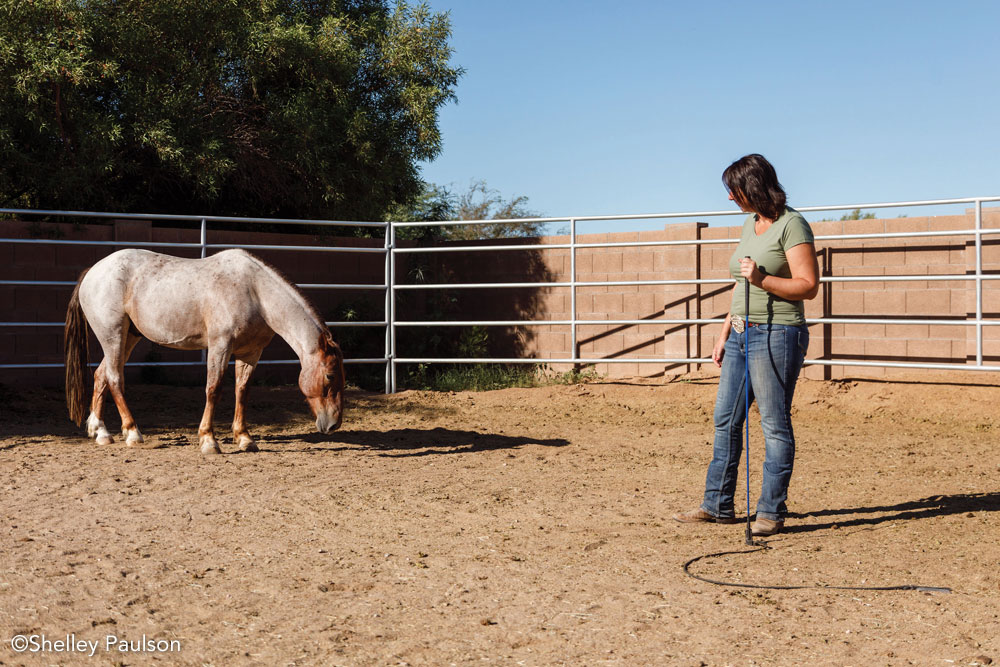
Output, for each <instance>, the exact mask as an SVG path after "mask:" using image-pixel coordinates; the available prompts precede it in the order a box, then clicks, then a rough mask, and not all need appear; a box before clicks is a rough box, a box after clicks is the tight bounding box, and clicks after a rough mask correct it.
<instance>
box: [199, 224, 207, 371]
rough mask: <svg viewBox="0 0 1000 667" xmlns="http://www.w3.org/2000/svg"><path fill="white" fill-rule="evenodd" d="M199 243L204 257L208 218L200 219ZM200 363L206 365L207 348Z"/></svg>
mask: <svg viewBox="0 0 1000 667" xmlns="http://www.w3.org/2000/svg"><path fill="white" fill-rule="evenodd" d="M199 239H200V240H199V243H200V244H201V258H202V259H205V251H206V249H207V248H206V247H205V246H207V245H208V220H206V219H205V218H202V219H201V234H200V236H199ZM201 363H202V364H205V365H206V366H207V365H208V350H202V351H201Z"/></svg>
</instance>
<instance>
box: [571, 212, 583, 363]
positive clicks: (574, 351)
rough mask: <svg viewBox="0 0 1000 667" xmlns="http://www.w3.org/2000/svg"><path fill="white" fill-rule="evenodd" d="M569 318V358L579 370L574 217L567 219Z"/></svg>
mask: <svg viewBox="0 0 1000 667" xmlns="http://www.w3.org/2000/svg"><path fill="white" fill-rule="evenodd" d="M569 316H570V317H569V319H570V325H569V329H570V336H569V337H570V352H571V354H570V358H571V359H572V360H573V370H574V371H576V370H579V369H578V366H579V364H578V363H577V360H578V359H579V358H580V351H579V350H578V349H577V347H576V219H575V218H572V219H570V221H569Z"/></svg>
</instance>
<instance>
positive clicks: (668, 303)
mask: <svg viewBox="0 0 1000 667" xmlns="http://www.w3.org/2000/svg"><path fill="white" fill-rule="evenodd" d="M2 224H3V233H2V234H0V236H2V237H5V238H29V237H36V238H39V237H41V238H44V237H49V238H53V237H55V238H62V239H76V240H102V241H158V242H159V241H172V242H187V243H197V241H198V235H199V233H198V230H197V229H196V228H194V227H191V228H187V229H183V228H165V227H159V226H154V225H152V224H151V223H148V222H136V221H117V222H115V223H114V224H111V225H96V224H95V225H73V224H68V223H65V224H64V223H58V224H49V223H46V224H43V225H37V224H34V225H32V224H28V223H22V222H3V223H2ZM983 225H984V227H985V228H997V227H1000V209H985V210H984V211H983ZM973 226H974V219H973V216H972V214H971V212H970V213H968V214H966V215H954V216H936V217H921V218H898V219H885V220H882V219H876V220H855V221H835V222H817V223H813V230H814V232H815V233H816V235H817V236H825V235H839V234H872V233H882V232H912V231H942V230H957V229H971V228H972V227H973ZM739 229H740V228H739V226H736V225H734V226H708V225H706V224H705V223H681V224H670V225H666V226H665V228H664V229H663V230H660V231H646V232H630V233H608V234H588V235H580V236H579V237H578V241H579V242H580V243H604V242H634V241H670V240H691V239H735V238H738V236H739ZM568 240H569V239H568V237H566V236H550V237H543V238H541V239H525V240H518V241H510V240H505V241H503V243H504V244H510V243H524V244H525V245H531V246H532V247H531V249H528V250H525V251H523V252H522V251H505V252H489V251H485V252H458V253H439V254H434V255H406V256H400V259H399V261H398V262H397V276H398V277H399V281H400V282H413V281H414V280H415V278H414V275H415V273H416V269H417V268H420V269H421V270H424V269H425V268H427V269H429V271H430V273H429V275H430V276H431V279H430V281H431V282H564V281H568V280H569V279H570V257H569V251H568V250H566V249H561V248H546V246H550V245H555V244H564V243H568ZM209 242H210V243H247V244H260V245H338V246H352V245H355V246H367V247H381V246H382V240H381V239H355V238H319V237H312V236H308V235H299V234H279V233H260V232H238V231H212V230H210V231H209ZM483 243H485V242H483ZM536 244H537V245H536ZM983 246H984V247H983V269H984V271H986V272H987V273H1000V238H998V237H996V236H986V237H984V244H983ZM733 247H734V246H733V245H731V244H717V245H716V244H703V245H677V246H658V247H649V246H646V247H624V248H623V247H618V248H581V249H578V251H577V266H576V269H577V280H578V281H580V282H601V281H624V280H671V279H677V280H684V279H694V278H703V279H708V278H727V277H728V262H729V256H730V254H731V253H732V249H733ZM114 250H115V248H114V246H93V247H86V246H54V245H47V246H46V245H27V244H10V243H0V279H7V280H15V279H16V280H65V281H75V280H76V278H77V276H78V275H79V273H80V272H81V271H82V270H83V269H84V268H86V267H88V266H91V265H92V264H93V263H95V262H96V261H97V260H98V259H100V258H101V257H103V256H105V255H107V254H109V253H111V252H113V251H114ZM974 250H975V244H974V241H973V240H972V238H971V237H969V236H941V237H933V238H916V239H870V240H868V239H865V240H860V239H849V240H839V241H822V240H821V241H819V242H818V243H817V253H818V258H819V263H820V270H821V273H822V275H824V276H870V277H871V280H866V281H863V282H847V283H824V285H823V287H822V288H821V290H820V295H819V296H818V297H817V298H816V299H815V300H813V301H810V302H808V303H807V310H806V312H807V317H810V318H817V317H841V318H870V319H875V318H878V317H899V318H908V319H920V318H928V319H941V318H949V317H956V318H964V317H968V316H974V314H975V283H974V281H959V280H955V281H950V280H948V281H930V280H923V281H920V280H917V281H912V282H909V281H908V282H890V281H883V280H879V276H885V275H944V274H964V273H968V272H973V271H974V270H975V254H974ZM167 252H169V253H171V254H175V255H179V256H189V257H195V256H197V255H198V253H199V252H200V251H199V249H197V248H192V249H176V248H171V249H168V250H167ZM258 254H260V255H261V256H262V257H263V258H264V259H265V260H267V261H269V262H271V263H272V264H274V265H275V266H277V267H278V268H279V269H281V270H282V271H283V272H285V274H286V275H288V276H289V278H290V279H292V280H293V281H295V282H300V283H337V282H343V283H352V284H355V283H371V284H380V283H382V282H383V280H384V260H383V258H382V256H381V255H380V254H362V253H357V254H347V253H322V252H299V251H261V252H259V253H258ZM71 290H72V288H71V287H30V286H17V287H13V286H0V320H3V321H26V322H30V321H43V322H56V321H62V319H63V317H64V315H65V308H66V303H67V301H68V299H69V294H70V292H71ZM401 294H403V293H401ZM731 294H732V287H731V286H729V285H715V284H710V285H665V286H648V285H638V286H636V285H620V286H583V287H579V288H578V291H577V316H578V317H579V318H580V319H586V320H624V319H650V320H653V319H681V318H721V317H724V316H725V314H726V312H727V311H728V309H729V304H730V300H731ZM308 295H309V297H310V298H311V299H313V300H314V301H315V302H316V305H317V308H318V310H319V312H320V313H321V315H323V316H324V317H325V318H326V319H337V318H335V317H334V313H335V311H336V310H337V308H338V306H339V305H341V304H343V303H345V302H346V301H352V300H353V301H357V302H358V303H359V304H366V303H367V304H368V307H370V308H374V309H376V310H378V312H377V313H369V314H368V316H363V317H362V319H381V306H380V302H381V299H382V293H381V292H369V291H354V292H350V291H348V292H345V291H340V290H337V291H334V290H310V291H309V292H308ZM406 295H407V296H406V297H405V302H404V303H401V308H400V315H401V317H403V318H405V319H425V318H426V312H425V311H427V310H428V308H429V307H428V305H427V304H428V303H429V302H428V299H427V297H426V295H425V294H423V293H422V292H407V293H406ZM451 295H452V296H451V298H450V301H451V302H452V305H451V312H450V313H447V314H446V316H447V317H449V318H453V319H463V320H473V319H487V320H515V319H552V320H564V319H569V318H570V295H569V290H568V288H538V289H535V288H531V289H528V288H521V289H509V288H484V289H470V290H452V291H451ZM401 300H402V299H401ZM983 310H984V313H985V314H986V316H987V317H991V318H1000V281H983ZM719 326H720V325H718V324H710V325H709V324H706V325H698V324H687V325H683V324H680V325H664V324H659V323H657V324H649V325H607V324H588V325H579V326H578V332H577V339H578V340H577V344H578V352H579V354H580V355H581V356H583V357H586V358H600V357H614V358H621V359H636V358H655V357H665V358H666V357H669V358H700V357H707V356H710V354H711V350H712V346H713V344H714V341H715V338H716V336H717V335H718V333H719ZM490 330H491V335H492V336H493V339H494V340H495V341H496V343H497V344H496V346H495V347H494V349H492V350H491V353H493V354H498V355H501V356H506V355H508V354H518V355H525V356H535V357H538V358H540V359H556V358H566V357H568V356H569V355H570V354H571V353H572V350H571V349H570V344H571V341H570V328H569V326H565V325H542V326H530V327H529V326H522V327H504V328H492V327H491V329H490ZM354 331H355V336H354V338H353V339H350V338H349V339H348V340H352V341H355V342H356V341H357V340H358V335H357V332H358V330H357V329H355V330H354ZM368 331H369V332H370V333H371V335H372V336H374V337H375V338H378V339H379V340H381V339H382V337H383V336H382V332H381V330H380V329H379V330H376V329H371V330H368ZM810 333H811V344H810V349H809V354H808V357H809V358H811V359H833V360H848V359H851V360H863V361H902V360H906V361H926V362H936V363H965V362H974V361H975V350H976V348H975V335H976V331H975V327H972V326H965V325H959V324H956V325H954V326H951V325H948V326H941V325H936V326H931V325H926V324H902V325H883V324H815V325H812V326H811V327H810ZM337 335H338V337H340V335H344V336H348V335H349V334H348V333H346V332H345V333H343V334H341V333H338V334H337ZM983 338H984V360H985V361H986V363H992V364H997V363H1000V327H984V328H983ZM345 351H346V352H347V354H348V356H352V354H351V352H352V351H351V350H350V349H347V350H345ZM398 353H399V354H400V356H406V355H407V354H408V351H407V350H406V349H399V350H398ZM379 354H380V353H378V354H375V355H373V356H378V355H379ZM353 356H372V355H353ZM94 358H100V353H99V352H98V351H97V349H96V347H95V348H94ZM152 358H157V359H160V360H164V361H170V360H180V359H190V358H192V353H183V352H176V351H170V350H166V349H164V348H155V349H154V348H153V347H152V346H150V345H149V344H147V343H142V344H140V347H139V348H137V349H136V351H135V353H133V357H132V359H133V360H143V359H152ZM194 358H199V355H198V354H197V353H194ZM264 358H265V359H279V358H293V355H292V353H291V351H290V350H289V349H288V348H287V347H286V346H285V345H284V343H282V342H280V341H279V340H278V339H276V341H275V342H274V343H272V349H269V350H268V351H266V352H265V357H264ZM61 362H62V331H61V329H59V328H55V327H46V328H41V327H29V328H10V327H3V328H0V363H61ZM567 368H569V367H568V366H566V365H553V370H556V371H560V370H566V369H567ZM694 368H695V367H694V366H693V365H688V364H662V365H660V364H637V363H615V364H598V366H597V370H598V372H600V373H602V374H606V375H608V376H610V377H631V376H657V375H664V374H673V373H681V372H685V371H688V370H694ZM711 368H713V367H712V366H711V365H706V366H703V367H702V369H703V370H711ZM261 370H262V371H263V372H267V371H265V370H264V369H263V367H262V369H261ZM170 372H171V373H174V369H171V371H170ZM198 372H200V371H198ZM910 372H912V371H910ZM805 373H806V375H807V377H813V378H823V377H826V378H838V377H843V376H885V375H893V374H895V373H897V371H894V370H893V369H882V368H864V367H847V368H844V367H823V366H812V367H809V368H808V369H807V370H806V371H805ZM59 375H61V371H58V370H54V371H51V372H50V371H11V370H6V371H4V380H3V381H7V380H10V379H14V378H15V377H24V378H26V377H33V378H38V379H40V380H44V381H46V382H51V381H57V380H58V377H59Z"/></svg>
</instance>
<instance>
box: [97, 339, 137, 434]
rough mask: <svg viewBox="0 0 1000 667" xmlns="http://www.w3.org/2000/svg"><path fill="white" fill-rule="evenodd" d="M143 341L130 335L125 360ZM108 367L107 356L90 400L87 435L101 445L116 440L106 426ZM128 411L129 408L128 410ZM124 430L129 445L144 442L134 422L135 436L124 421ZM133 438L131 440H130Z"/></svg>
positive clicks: (102, 363) (100, 366)
mask: <svg viewBox="0 0 1000 667" xmlns="http://www.w3.org/2000/svg"><path fill="white" fill-rule="evenodd" d="M140 340H141V338H140V337H139V336H135V335H131V334H130V335H128V336H127V338H126V341H125V350H124V359H123V361H122V363H123V364H124V362H125V360H127V359H128V357H129V355H131V354H132V350H133V349H134V348H135V346H136V344H137V343H138V342H139V341H140ZM107 366H108V357H107V356H105V357H104V359H103V360H101V363H100V365H99V366H98V367H97V370H96V371H95V372H94V395H93V397H92V398H91V400H90V416H89V417H87V435H88V436H90V437H91V438H95V437H96V438H97V444H99V445H110V444H111V443H112V442H113V441H114V440H113V438H112V437H111V434H110V433H109V432H108V429H107V426H105V425H104V398H105V396H106V395H107V390H108V378H107ZM126 410H127V408H126ZM122 425H123V430H122V434H123V435H124V436H125V437H126V442H127V443H128V444H136V443H137V442H142V435H141V434H140V433H139V431H138V429H135V425H134V422H133V429H134V430H135V436H132V435H131V434H130V433H129V432H128V431H127V430H125V429H124V419H123V420H122ZM130 437H131V440H129V438H130Z"/></svg>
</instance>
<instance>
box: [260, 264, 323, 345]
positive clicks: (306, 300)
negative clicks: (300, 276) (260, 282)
mask: <svg viewBox="0 0 1000 667" xmlns="http://www.w3.org/2000/svg"><path fill="white" fill-rule="evenodd" d="M241 252H243V253H245V254H246V255H247V256H248V257H249V258H250V259H251V260H253V261H254V262H256V263H258V264H260V265H261V266H262V267H264V268H265V269H268V270H269V271H270V272H271V273H273V274H274V275H275V276H277V277H278V278H279V279H280V280H281V281H282V282H283V283H284V284H285V285H286V286H287V287H288V288H289V289H291V290H292V292H294V293H295V294H297V295H298V297H299V299H300V300H301V302H302V306H303V307H304V308H305V310H306V312H307V313H309V315H310V317H312V318H313V320H315V321H316V322H317V323H318V324H319V326H320V330H321V331H322V332H323V334H324V335H325V336H326V338H327V340H329V341H330V342H331V343H332V342H334V341H333V335H332V334H331V333H330V329H329V327H327V326H326V322H325V321H324V320H323V318H322V317H320V316H319V313H317V312H316V307H315V306H313V304H312V301H310V300H309V297H307V296H306V295H305V294H304V293H303V292H302V290H301V289H299V286H298V285H296V284H295V283H294V282H292V281H291V280H290V279H289V278H288V276H286V275H285V274H284V273H283V272H282V271H281V270H280V269H278V268H277V267H275V266H274V265H272V264H270V263H269V262H266V261H264V260H263V259H261V258H260V257H258V256H257V255H255V254H253V253H251V252H247V251H246V250H241Z"/></svg>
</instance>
